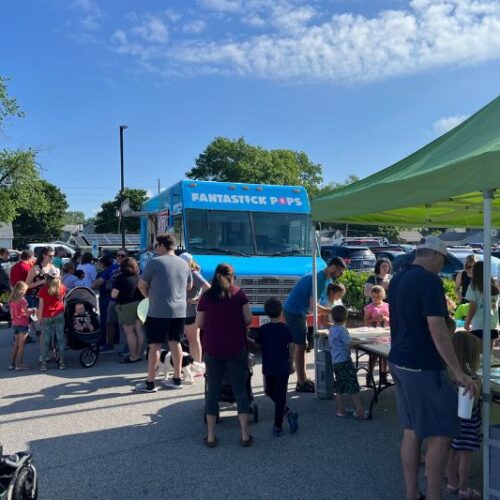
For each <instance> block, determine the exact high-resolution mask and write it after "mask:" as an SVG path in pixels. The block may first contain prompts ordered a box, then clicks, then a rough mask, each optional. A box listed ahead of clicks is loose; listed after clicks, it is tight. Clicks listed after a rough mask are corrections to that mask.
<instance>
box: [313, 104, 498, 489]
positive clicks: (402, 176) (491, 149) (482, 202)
mask: <svg viewBox="0 0 500 500" xmlns="http://www.w3.org/2000/svg"><path fill="white" fill-rule="evenodd" d="M498 188H500V97H497V98H496V99H495V100H494V101H492V102H491V103H490V104H488V105H487V106H485V107H484V108H482V109H481V110H480V111H478V112H477V113H475V114H474V115H473V116H471V117H470V118H468V119H467V120H466V121H464V122H463V123H461V124H460V125H458V126H457V127H456V128H454V129H453V130H450V131H449V132H447V133H446V134H444V135H443V136H441V137H439V138H438V139H436V140H435V141H433V142H431V143H430V144H428V145H426V146H425V147H423V148H422V149H420V150H418V151H416V152H415V153H413V154H411V155H410V156H408V157H406V158H404V159H403V160H401V161H399V162H397V163H395V164H394V165H392V166H390V167H388V168H386V169H384V170H382V171H380V172H377V173H375V174H373V175H371V176H369V177H367V178H366V179H363V180H361V181H359V182H356V183H353V184H351V185H349V186H346V187H344V188H342V189H338V190H334V191H331V192H329V193H326V194H323V195H322V196H319V197H318V198H316V199H314V200H313V201H312V204H311V206H312V220H313V221H316V222H343V223H356V224H363V223H365V224H379V225H400V226H432V227H483V228H484V242H483V243H484V280H485V281H484V282H485V283H487V282H488V281H489V279H490V276H491V228H492V227H499V226H500V199H498V198H497V199H494V192H495V190H496V189H498ZM314 248H315V247H314ZM313 290H315V286H313ZM489 294H490V290H489V287H485V289H484V301H485V303H489V301H490V297H489ZM483 324H484V333H485V334H484V335H483V366H484V383H483V401H484V418H483V426H484V432H483V435H484V448H483V449H484V453H483V470H484V475H483V491H484V494H485V495H486V497H487V498H489V496H490V495H493V496H496V497H498V498H500V491H494V490H492V489H490V483H489V447H490V446H500V443H499V442H498V441H495V440H492V439H491V438H490V398H491V395H490V368H491V359H490V328H489V326H490V324H491V323H490V315H489V311H488V310H486V309H485V317H484V323H483ZM488 492H489V494H488Z"/></svg>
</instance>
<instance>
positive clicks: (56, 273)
mask: <svg viewBox="0 0 500 500" xmlns="http://www.w3.org/2000/svg"><path fill="white" fill-rule="evenodd" d="M60 274H61V273H60V271H59V269H57V268H56V269H50V270H49V271H48V273H47V276H49V277H50V278H55V277H56V276H60Z"/></svg>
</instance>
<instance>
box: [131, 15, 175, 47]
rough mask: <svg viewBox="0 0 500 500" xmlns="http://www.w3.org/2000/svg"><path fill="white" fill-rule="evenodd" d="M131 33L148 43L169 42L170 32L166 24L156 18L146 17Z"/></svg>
mask: <svg viewBox="0 0 500 500" xmlns="http://www.w3.org/2000/svg"><path fill="white" fill-rule="evenodd" d="M131 32H132V33H134V34H136V35H138V36H139V37H140V38H142V39H143V40H145V41H146V42H151V43H159V44H163V43H166V42H167V41H168V30H167V27H166V25H165V23H164V22H163V21H162V20H161V19H160V18H159V17H155V16H150V15H148V16H146V17H145V18H144V19H142V20H141V21H140V23H139V24H138V25H136V26H134V27H133V28H132V30H131Z"/></svg>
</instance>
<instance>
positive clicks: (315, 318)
mask: <svg viewBox="0 0 500 500" xmlns="http://www.w3.org/2000/svg"><path fill="white" fill-rule="evenodd" d="M311 245H312V252H311V253H312V259H313V261H312V288H313V289H312V292H313V305H314V308H313V311H312V314H313V338H314V381H315V382H316V384H317V383H318V380H319V376H318V363H317V361H318V342H317V340H316V334H317V333H318V314H317V313H318V305H317V304H318V276H317V274H316V273H317V266H316V255H317V248H316V227H315V225H314V223H313V224H311ZM316 397H318V391H316Z"/></svg>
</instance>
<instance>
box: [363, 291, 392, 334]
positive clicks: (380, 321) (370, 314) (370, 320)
mask: <svg viewBox="0 0 500 500" xmlns="http://www.w3.org/2000/svg"><path fill="white" fill-rule="evenodd" d="M370 298H371V299H372V301H371V302H370V303H369V304H368V305H366V306H365V309H364V311H365V325H366V326H382V327H388V326H389V304H388V303H387V302H384V299H385V289H384V287H382V286H380V285H375V286H373V287H372V289H371V290H370Z"/></svg>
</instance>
